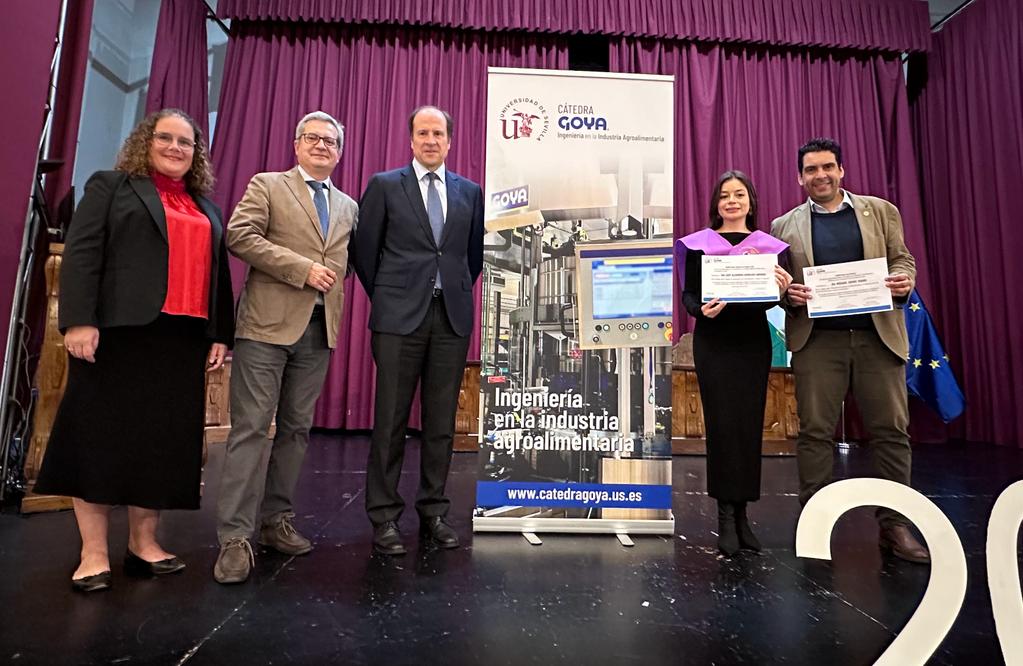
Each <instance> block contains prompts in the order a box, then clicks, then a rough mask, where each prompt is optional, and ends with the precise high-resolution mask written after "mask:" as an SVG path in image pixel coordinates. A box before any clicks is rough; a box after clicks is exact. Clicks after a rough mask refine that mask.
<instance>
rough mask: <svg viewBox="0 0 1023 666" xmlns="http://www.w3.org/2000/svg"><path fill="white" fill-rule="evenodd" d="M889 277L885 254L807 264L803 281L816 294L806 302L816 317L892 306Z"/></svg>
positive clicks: (808, 310)
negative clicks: (840, 261)
mask: <svg viewBox="0 0 1023 666" xmlns="http://www.w3.org/2000/svg"><path fill="white" fill-rule="evenodd" d="M886 277H888V260H887V259H885V258H884V257H881V258H878V259H864V260H863V261H849V262H845V263H842V264H828V265H827V266H810V267H808V268H804V269H803V282H804V284H806V286H807V287H810V288H811V289H812V290H813V298H811V299H810V300H808V301H807V302H806V311H807V314H808V315H809V316H810V319H817V318H819V317H838V316H841V315H853V314H865V313H868V312H884V311H886V310H891V309H892V308H893V306H892V292H891V290H890V289H889V288H888V287H886V286H885V284H884V279H885V278H886Z"/></svg>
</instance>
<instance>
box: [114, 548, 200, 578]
mask: <svg viewBox="0 0 1023 666" xmlns="http://www.w3.org/2000/svg"><path fill="white" fill-rule="evenodd" d="M184 568H185V563H184V562H182V561H181V560H180V559H178V558H177V557H168V558H167V559H165V560H160V561H159V562H149V561H147V560H144V559H142V558H141V557H139V556H138V555H136V554H135V553H133V552H131V551H130V550H129V551H127V552H126V553H125V554H124V573H126V574H128V575H129V576H140V577H146V576H164V575H166V574H172V573H177V572H179V571H181V570H182V569H184Z"/></svg>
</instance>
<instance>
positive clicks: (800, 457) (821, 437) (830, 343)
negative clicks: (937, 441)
mask: <svg viewBox="0 0 1023 666" xmlns="http://www.w3.org/2000/svg"><path fill="white" fill-rule="evenodd" d="M792 372H793V374H794V375H795V377H796V401H797V403H798V404H797V413H798V414H799V439H798V440H797V442H796V461H797V463H798V465H799V502H800V503H801V504H806V503H807V502H808V501H809V500H810V497H812V496H813V494H814V493H816V492H817V491H818V490H820V489H821V488H823V487H824V486H825V485H827V484H828V483H830V482H831V476H832V468H833V466H834V455H835V454H834V451H835V444H834V433H835V426H836V425H837V424H838V419H839V416H840V414H841V410H842V401H843V400H844V399H845V395H846V393H847V392H848V391H849V389H850V388H852V393H853V397H855V398H856V406H857V407H859V410H860V415H861V416H862V418H863V425H864V426H865V427H866V429H867V432H868V433H869V434H870V453H871V456H872V458H873V462H874V469H875V470H876V473H877V475H878V476H879V477H881V478H882V479H888V480H889V481H895V482H898V483H902V484H905V485H907V486H908V485H909V476H910V469H911V467H912V451H911V449H910V446H909V433H908V430H907V429H908V428H909V405H908V403H907V397H906V363H905V361H903V360H902V359H900V358H899V357H898V356H896V355H895V354H893V353H892V352H891V350H890V349H888V347H886V346H885V344H884V343H883V342H881V338H880V337H878V335H877V332H876V331H874V330H873V329H870V330H856V331H828V330H816V331H814V332H813V333H812V334H811V335H810V339H809V340H808V341H807V343H806V346H805V347H803V348H802V349H801V350H799V351H797V352H795V353H794V354H792ZM877 517H878V520H879V521H880V522H881V524H882V525H885V526H888V525H893V524H899V523H907V522H908V521H907V520H906V518H905V517H904V516H902V515H901V514H899V513H897V512H895V511H893V510H891V509H878V511H877Z"/></svg>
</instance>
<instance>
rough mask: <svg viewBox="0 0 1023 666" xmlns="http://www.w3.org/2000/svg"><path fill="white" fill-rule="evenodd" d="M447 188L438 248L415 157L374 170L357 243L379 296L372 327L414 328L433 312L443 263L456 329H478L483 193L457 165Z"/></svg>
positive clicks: (370, 286) (363, 273)
mask: <svg viewBox="0 0 1023 666" xmlns="http://www.w3.org/2000/svg"><path fill="white" fill-rule="evenodd" d="M445 187H446V189H447V199H448V206H447V216H446V217H445V220H444V231H443V233H442V234H441V239H440V246H439V247H438V245H437V243H435V242H434V240H433V231H432V229H431V228H430V219H429V217H427V214H426V206H424V205H423V195H422V192H421V190H420V189H419V182H418V181H417V180H416V172H415V170H414V169H413V168H412V164H411V163H410V164H409V165H408V166H405V167H403V168H401V169H395V170H394V171H387V172H384V173H378V174H376V175H374V176H373V177H372V178H371V179H370V181H369V185H367V186H366V191H365V193H363V195H362V201H361V202H360V203H359V223H358V226H357V227H356V229H355V239H354V241H353V247H354V262H355V272H356V274H358V276H359V281H360V282H362V286H363V287H364V288H365V289H366V293H367V294H369V297H370V300H371V301H372V302H373V308H372V312H371V313H370V317H369V327H370V329H371V330H373V331H377V332H380V333H393V334H397V335H406V334H408V333H411V332H412V331H414V330H415V329H416V328H417V327H418V326H419V325H420V324H421V323H422V321H423V318H424V317H425V316H426V311H427V308H428V307H429V305H430V299H431V298H432V296H433V286H434V281H435V280H436V275H437V271H438V268H439V270H440V276H441V281H442V282H443V285H444V305H445V308H446V310H447V314H448V320H449V321H450V322H451V328H453V329H454V331H455V333H457V334H458V335H461V336H467V335H469V333H470V332H471V331H472V323H473V309H474V308H473V300H472V285H473V283H474V282H476V278H477V277H479V274H480V272H481V271H482V270H483V233H484V232H483V191H482V190H481V189H480V186H479V185H477V184H476V183H474V182H472V181H471V180H468V179H466V178H462V177H461V176H459V175H458V174H456V173H453V172H451V171H447V173H446V176H445Z"/></svg>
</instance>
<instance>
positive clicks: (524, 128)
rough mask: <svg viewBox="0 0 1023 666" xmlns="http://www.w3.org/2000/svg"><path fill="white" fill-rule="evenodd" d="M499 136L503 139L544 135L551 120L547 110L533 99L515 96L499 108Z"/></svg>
mask: <svg viewBox="0 0 1023 666" xmlns="http://www.w3.org/2000/svg"><path fill="white" fill-rule="evenodd" d="M500 121H501V136H502V137H504V138H505V139H512V140H515V139H535V140H537V141H539V140H540V139H542V138H544V136H546V134H547V131H548V130H549V129H550V126H551V121H550V118H549V117H548V116H547V110H546V109H545V108H543V105H542V104H540V102H538V101H536V100H535V99H531V98H529V97H517V98H515V99H513V100H512V101H510V102H508V103H507V104H505V105H504V108H503V109H501V116H500Z"/></svg>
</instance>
